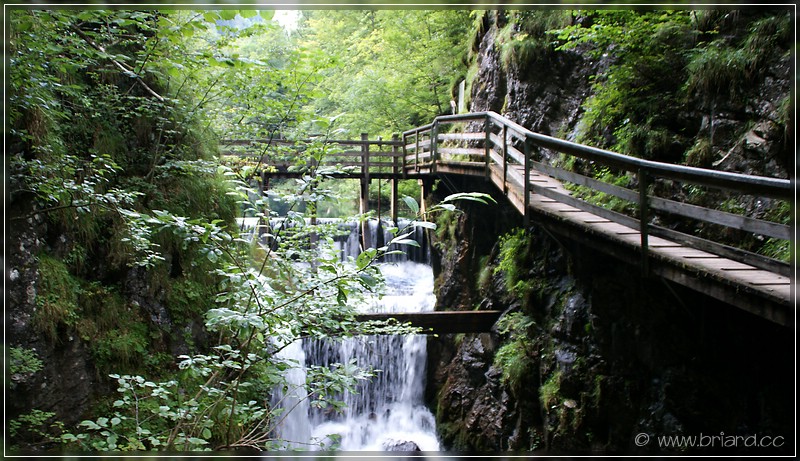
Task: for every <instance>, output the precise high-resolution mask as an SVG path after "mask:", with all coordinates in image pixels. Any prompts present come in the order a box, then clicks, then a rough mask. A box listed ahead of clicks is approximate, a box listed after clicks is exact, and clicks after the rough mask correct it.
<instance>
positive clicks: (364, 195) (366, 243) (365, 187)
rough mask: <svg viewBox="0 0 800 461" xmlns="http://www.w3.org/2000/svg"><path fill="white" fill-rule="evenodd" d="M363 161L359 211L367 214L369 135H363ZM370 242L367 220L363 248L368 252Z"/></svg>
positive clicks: (363, 224) (364, 223) (364, 226)
mask: <svg viewBox="0 0 800 461" xmlns="http://www.w3.org/2000/svg"><path fill="white" fill-rule="evenodd" d="M361 141H362V145H361V161H362V169H363V171H362V174H361V200H360V204H359V205H360V206H359V211H360V212H361V214H362V215H363V214H366V213H367V212H368V211H369V144H367V141H368V136H367V133H361ZM370 243H372V242H370V241H369V225H368V224H367V221H366V220H363V221H362V222H361V248H362V249H364V250H366V249H367V248H369V247H370Z"/></svg>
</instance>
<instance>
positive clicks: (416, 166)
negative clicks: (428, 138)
mask: <svg viewBox="0 0 800 461" xmlns="http://www.w3.org/2000/svg"><path fill="white" fill-rule="evenodd" d="M414 140H415V142H416V143H417V147H415V148H414V169H415V170H416V171H417V172H418V173H419V130H417V132H416V133H415V134H414Z"/></svg>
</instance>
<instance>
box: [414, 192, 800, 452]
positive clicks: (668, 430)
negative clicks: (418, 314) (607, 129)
mask: <svg viewBox="0 0 800 461" xmlns="http://www.w3.org/2000/svg"><path fill="white" fill-rule="evenodd" d="M498 206H502V205H498ZM465 219H469V218H465ZM482 235H483V234H482ZM528 236H529V239H530V242H531V243H530V245H529V246H528V247H527V248H528V251H529V253H530V254H529V257H530V259H529V260H530V261H531V262H532V263H531V265H530V266H526V267H524V268H520V269H521V270H523V269H524V270H525V271H526V273H527V280H529V281H533V282H541V283H534V284H533V286H536V287H538V288H537V289H536V290H535V291H533V292H531V293H530V298H529V299H527V300H520V299H518V298H516V297H515V296H514V295H511V294H509V293H508V292H506V291H505V289H504V284H503V283H499V281H496V282H495V283H491V284H489V285H488V286H489V289H488V291H485V292H481V294H482V295H484V296H485V297H484V298H482V299H481V300H474V303H473V305H479V306H480V307H482V308H483V307H490V308H493V309H501V310H505V311H506V313H505V315H506V316H507V315H510V314H512V313H524V314H525V315H526V316H529V317H530V318H531V319H532V320H533V325H532V326H531V327H530V328H529V329H528V330H527V335H526V337H525V339H524V344H525V345H526V348H527V349H528V352H527V359H528V360H529V366H528V367H527V368H526V369H525V371H524V373H523V374H522V375H521V376H520V377H517V378H516V379H517V380H518V381H517V382H514V381H507V380H505V379H504V372H505V370H503V369H502V366H501V364H499V363H498V361H497V353H498V351H499V350H500V349H501V348H502V347H503V346H505V345H508V344H509V343H510V342H511V341H512V340H513V337H512V336H510V335H508V334H504V333H503V332H501V331H498V330H495V331H493V332H490V333H482V334H465V335H449V336H443V337H441V338H430V339H429V344H428V351H429V355H428V360H429V365H428V370H429V374H428V384H429V388H428V390H427V399H428V402H429V404H430V406H431V408H434V409H435V410H436V411H435V413H436V418H437V427H438V430H439V435H440V439H441V442H442V445H443V447H444V448H445V449H448V450H456V451H458V450H473V451H491V452H498V451H506V450H522V451H529V450H544V452H545V453H573V454H574V453H606V454H609V453H618V454H625V453H628V454H630V453H634V454H635V453H639V454H665V452H663V451H659V449H658V447H657V446H639V445H637V444H636V440H635V438H634V437H635V436H636V435H637V434H639V433H646V434H648V435H649V436H651V437H657V436H664V435H676V434H683V435H698V434H700V433H705V434H709V433H716V434H719V433H720V432H725V433H726V434H739V435H747V434H749V433H752V432H754V431H767V432H769V433H770V434H773V435H780V434H790V433H791V431H792V411H791V408H790V406H789V407H787V406H785V405H783V404H782V403H781V402H785V401H786V399H787V398H789V396H792V395H793V390H792V384H791V383H792V382H793V381H792V379H791V374H792V370H791V369H790V367H789V368H787V367H785V366H781V365H780V360H781V359H780V357H779V356H777V355H776V354H774V351H775V350H791V348H792V332H791V331H789V330H788V329H786V328H782V327H779V326H777V325H774V324H772V323H770V322H768V321H765V320H763V319H759V318H755V317H752V316H751V315H750V314H747V313H745V312H743V311H740V310H738V309H736V308H734V307H731V306H726V305H722V304H721V303H718V302H716V301H714V300H713V299H711V298H707V297H705V296H704V295H703V294H701V293H697V292H693V291H690V290H688V289H683V288H681V287H678V286H674V285H671V284H668V283H666V282H663V281H661V280H659V279H658V278H644V277H641V276H640V275H639V273H638V268H636V267H631V266H627V265H624V264H622V263H620V262H618V261H617V260H615V259H614V258H612V257H609V256H608V255H605V254H602V253H598V252H595V251H594V250H592V249H591V248H585V247H579V246H574V245H570V244H565V242H566V241H562V240H561V239H558V240H556V239H555V238H554V237H553V236H552V235H551V234H550V233H549V232H547V231H545V230H544V229H543V228H541V227H539V226H536V225H534V226H533V227H531V228H530V229H529V230H528ZM485 238H488V237H485ZM492 241H493V242H494V241H495V239H494V238H492ZM490 253H491V251H490ZM461 261H462V262H463V261H464V259H463V258H462V259H461ZM541 261H548V264H541V263H540V262H541ZM537 262H539V263H537ZM455 266H456V264H450V265H443V267H450V268H451V270H453V268H454V267H455ZM458 273H459V270H453V272H450V273H448V274H449V275H450V276H452V277H451V278H450V283H451V284H453V285H456V284H457V283H458V281H457V280H458V277H459V276H458ZM440 275H441V274H440ZM441 278H442V277H440V279H441ZM462 283H471V282H466V281H462ZM441 307H445V306H439V308H441ZM496 328H497V327H496ZM740 338H748V340H747V341H741V340H740ZM758 428H761V429H758ZM765 433H766V432H765Z"/></svg>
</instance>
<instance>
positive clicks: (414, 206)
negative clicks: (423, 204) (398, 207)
mask: <svg viewBox="0 0 800 461" xmlns="http://www.w3.org/2000/svg"><path fill="white" fill-rule="evenodd" d="M403 201H404V202H406V205H408V208H410V209H411V211H412V212H413V213H414V214H416V213H419V205H418V204H417V201H416V200H414V197H409V196H408V195H404V196H403Z"/></svg>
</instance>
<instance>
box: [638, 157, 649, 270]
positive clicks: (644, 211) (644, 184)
mask: <svg viewBox="0 0 800 461" xmlns="http://www.w3.org/2000/svg"><path fill="white" fill-rule="evenodd" d="M648 186H649V178H648V175H647V171H645V169H644V168H639V232H640V234H641V246H642V275H643V276H647V275H648V274H649V272H650V267H649V266H650V264H649V256H648V253H649V248H648V247H649V243H648V228H649V225H648V219H649V217H648V215H649V209H648V204H647V202H648V200H647V188H648Z"/></svg>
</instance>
